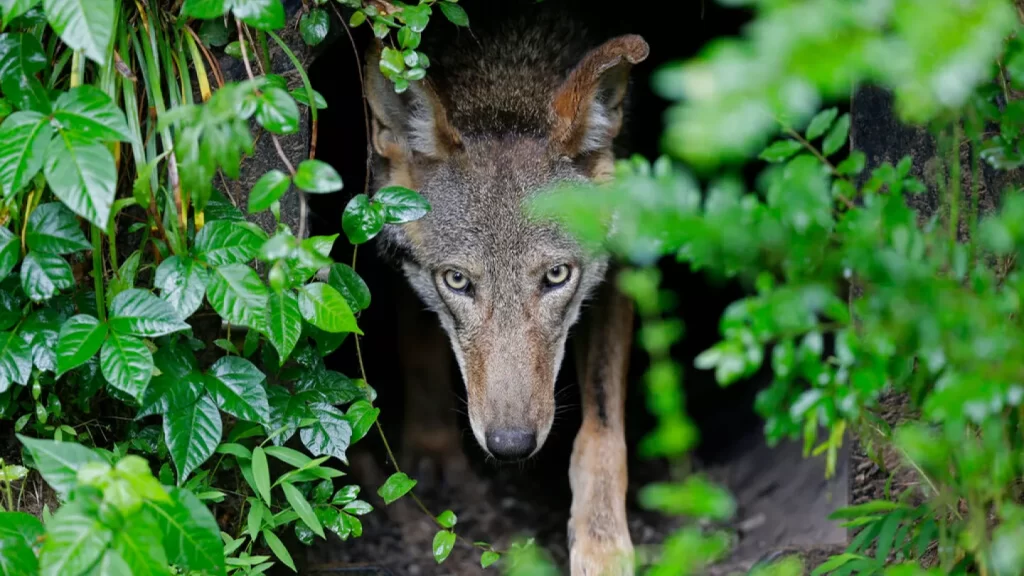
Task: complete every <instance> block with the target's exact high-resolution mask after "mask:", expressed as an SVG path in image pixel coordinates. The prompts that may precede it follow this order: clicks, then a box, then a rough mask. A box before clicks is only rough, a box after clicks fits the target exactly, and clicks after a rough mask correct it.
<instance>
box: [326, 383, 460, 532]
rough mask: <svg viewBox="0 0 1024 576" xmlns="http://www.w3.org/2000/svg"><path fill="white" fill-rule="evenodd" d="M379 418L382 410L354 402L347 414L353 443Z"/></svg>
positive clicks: (366, 403) (360, 402)
mask: <svg viewBox="0 0 1024 576" xmlns="http://www.w3.org/2000/svg"><path fill="white" fill-rule="evenodd" d="M378 416H380V408H374V407H373V405H372V404H370V403H369V402H367V401H366V400H358V401H356V402H353V403H352V405H351V406H349V407H348V412H347V413H346V414H345V418H346V419H347V420H348V423H349V425H351V426H352V442H358V441H359V440H361V439H362V438H363V437H364V436H366V433H367V432H369V431H370V427H371V426H373V423H374V422H376V421H377V417H378ZM449 528H450V526H449Z"/></svg>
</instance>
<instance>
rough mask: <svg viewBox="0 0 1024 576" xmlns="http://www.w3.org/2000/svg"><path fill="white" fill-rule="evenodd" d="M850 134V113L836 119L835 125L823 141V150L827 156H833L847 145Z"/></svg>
mask: <svg viewBox="0 0 1024 576" xmlns="http://www.w3.org/2000/svg"><path fill="white" fill-rule="evenodd" d="M849 134H850V115H849V114H843V115H842V116H840V117H839V120H836V123H835V125H833V126H832V129H831V130H829V132H828V134H827V135H826V136H825V140H823V141H822V143H821V152H822V154H824V155H825V156H831V155H832V154H835V153H836V152H838V151H839V149H840V148H842V147H843V146H845V145H846V138H847V136H849Z"/></svg>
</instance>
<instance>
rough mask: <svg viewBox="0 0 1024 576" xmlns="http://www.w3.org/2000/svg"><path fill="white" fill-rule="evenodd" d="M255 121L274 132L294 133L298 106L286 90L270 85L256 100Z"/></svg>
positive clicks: (296, 129) (297, 125)
mask: <svg viewBox="0 0 1024 576" xmlns="http://www.w3.org/2000/svg"><path fill="white" fill-rule="evenodd" d="M256 121H257V122H259V123H260V126H263V127H264V128H266V129H267V130H269V131H271V132H273V133H274V134H294V133H296V132H298V131H299V106H298V105H297V104H296V103H295V99H294V98H292V97H291V95H290V94H288V91H287V90H284V89H283V88H278V87H276V86H271V87H270V88H267V89H266V90H264V91H263V93H262V94H261V95H260V97H259V100H257V103H256ZM307 162H308V160H307ZM300 166H301V165H300ZM297 177H298V174H296V178H297Z"/></svg>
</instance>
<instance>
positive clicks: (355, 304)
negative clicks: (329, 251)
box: [327, 263, 370, 311]
mask: <svg viewBox="0 0 1024 576" xmlns="http://www.w3.org/2000/svg"><path fill="white" fill-rule="evenodd" d="M327 283H328V284H330V285H331V286H332V287H333V288H334V289H335V290H337V291H338V293H339V294H341V296H342V297H343V298H344V299H345V301H346V302H347V303H348V307H349V308H350V309H351V310H353V311H360V310H366V309H367V308H369V307H370V288H369V287H368V286H367V285H366V282H365V281H363V279H362V278H361V277H360V276H359V274H358V273H356V271H355V270H353V269H352V267H351V266H348V265H347V264H342V263H337V264H332V265H331V271H330V273H329V274H328V276H327Z"/></svg>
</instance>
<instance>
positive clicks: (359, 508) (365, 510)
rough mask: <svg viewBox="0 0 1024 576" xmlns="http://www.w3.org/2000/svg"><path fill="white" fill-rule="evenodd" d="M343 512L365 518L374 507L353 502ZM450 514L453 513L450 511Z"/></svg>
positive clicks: (358, 501)
mask: <svg viewBox="0 0 1024 576" xmlns="http://www.w3.org/2000/svg"><path fill="white" fill-rule="evenodd" d="M343 510H344V511H345V512H348V513H349V514H353V515H355V516H363V515H365V514H369V513H370V512H373V506H370V503H369V502H363V501H362V500H353V501H352V502H349V503H348V504H345V507H344V508H343ZM448 512H449V513H451V511H450V510H449V511H448ZM442 516H444V514H442ZM453 516H454V514H453Z"/></svg>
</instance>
